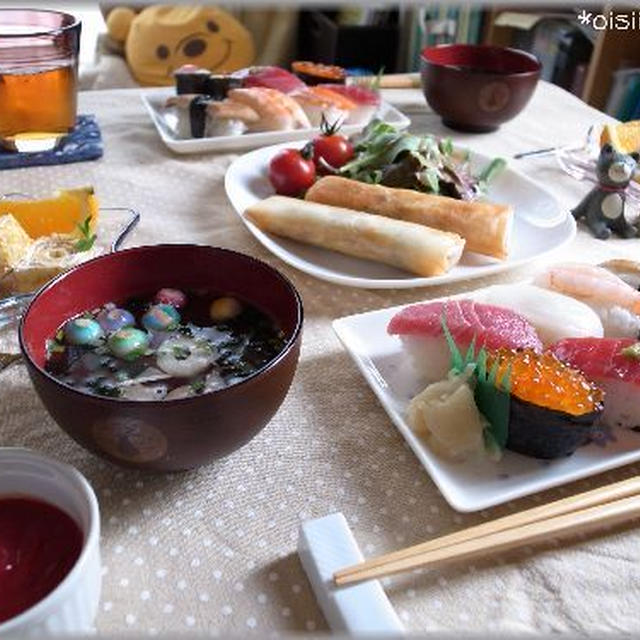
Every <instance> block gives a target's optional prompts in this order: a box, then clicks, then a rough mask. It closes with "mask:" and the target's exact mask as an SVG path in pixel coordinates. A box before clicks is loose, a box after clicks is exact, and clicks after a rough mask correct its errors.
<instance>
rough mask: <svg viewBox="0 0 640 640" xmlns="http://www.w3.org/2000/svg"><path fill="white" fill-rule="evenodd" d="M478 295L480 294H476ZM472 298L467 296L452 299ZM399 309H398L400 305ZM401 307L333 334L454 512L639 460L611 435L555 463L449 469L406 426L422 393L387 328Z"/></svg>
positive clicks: (621, 438)
mask: <svg viewBox="0 0 640 640" xmlns="http://www.w3.org/2000/svg"><path fill="white" fill-rule="evenodd" d="M479 291H481V290H479ZM456 297H458V298H462V297H465V298H473V293H470V294H464V295H461V296H456ZM402 306H404V305H402ZM402 306H398V307H393V308H390V309H381V310H379V311H369V312H367V313H361V314H358V315H353V316H347V317H345V318H340V319H338V320H335V321H334V322H333V328H334V330H335V332H336V333H337V335H338V337H339V338H340V340H341V342H342V343H343V344H344V346H345V347H346V349H347V351H348V352H349V354H350V355H351V357H352V358H353V359H354V361H355V363H356V365H357V366H358V368H359V369H360V372H361V373H362V375H363V376H364V378H365V380H366V381H367V383H368V384H369V386H370V387H371V389H372V390H373V392H374V393H375V394H376V396H377V397H378V400H379V401H380V403H381V404H382V406H383V407H384V409H385V411H386V412H387V414H388V415H389V417H390V418H391V420H392V421H393V423H394V424H395V426H396V428H397V429H398V431H399V432H400V433H401V434H402V436H403V437H404V439H405V440H406V441H407V443H408V444H409V446H410V447H411V449H412V450H413V452H414V453H415V455H416V456H417V458H418V460H420V462H421V464H422V465H423V466H424V468H425V469H426V470H427V472H428V473H429V475H430V476H431V478H432V480H433V481H434V482H435V484H436V485H437V487H438V488H439V489H440V491H441V492H442V495H443V496H444V497H445V499H446V500H447V502H448V503H449V504H450V505H451V506H452V507H453V508H454V509H457V510H458V511H465V512H468V511H478V510H480V509H485V508H487V507H492V506H494V505H497V504H501V503H503V502H507V501H509V500H513V499H515V498H521V497H522V496H526V495H530V494H533V493H537V492H538V491H543V490H545V489H549V488H551V487H556V486H559V485H562V484H565V483H568V482H572V481H574V480H578V479H580V478H585V477H587V476H591V475H595V474H597V473H601V472H603V471H607V470H608V469H613V468H615V467H621V466H623V465H625V464H629V463H631V462H636V461H637V460H640V434H638V433H635V432H633V431H625V430H622V429H617V430H615V431H614V432H613V436H614V438H615V439H614V440H613V441H610V442H607V443H606V445H604V446H603V445H598V444H589V445H587V446H584V447H581V448H579V449H578V450H577V451H576V452H575V453H574V454H573V455H571V456H569V457H567V458H562V459H558V460H538V459H536V458H531V457H528V456H523V455H520V454H517V453H513V452H512V451H505V452H504V456H503V458H502V460H501V461H500V462H492V461H490V460H488V459H487V460H481V461H477V462H473V463H467V462H464V463H452V462H447V461H445V460H443V459H442V458H439V457H438V456H436V455H435V454H434V453H432V452H431V450H430V449H429V448H428V447H427V446H426V445H425V444H424V443H423V442H422V440H421V439H420V438H418V437H416V436H415V435H414V433H413V431H412V430H411V428H410V427H409V425H408V424H407V422H406V410H407V406H408V404H409V401H410V399H411V398H412V397H413V396H414V395H415V394H417V393H418V392H420V391H422V386H421V385H420V383H419V381H418V380H417V379H416V376H415V374H414V373H413V371H412V367H411V365H410V363H409V361H408V358H407V354H406V351H404V350H403V348H402V345H401V342H400V340H399V338H398V337H397V336H391V335H389V334H388V333H387V325H388V323H389V321H390V320H391V318H392V317H393V316H394V315H395V314H396V313H397V312H398V311H399V310H400V309H401V308H402Z"/></svg>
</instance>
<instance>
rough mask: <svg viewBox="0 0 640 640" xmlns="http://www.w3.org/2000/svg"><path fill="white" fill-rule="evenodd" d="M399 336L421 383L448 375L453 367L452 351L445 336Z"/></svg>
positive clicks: (424, 383)
mask: <svg viewBox="0 0 640 640" xmlns="http://www.w3.org/2000/svg"><path fill="white" fill-rule="evenodd" d="M399 338H400V340H401V341H402V346H403V347H404V350H405V352H406V353H407V354H408V355H409V362H410V364H411V366H412V368H413V371H414V374H415V376H416V379H417V380H418V381H419V382H420V383H421V384H423V385H427V384H431V383H432V382H437V381H438V380H442V379H444V378H446V377H447V374H448V373H449V370H450V369H451V352H450V351H449V347H448V346H447V341H446V340H445V339H444V336H417V335H401V336H399Z"/></svg>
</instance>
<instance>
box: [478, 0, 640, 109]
mask: <svg viewBox="0 0 640 640" xmlns="http://www.w3.org/2000/svg"><path fill="white" fill-rule="evenodd" d="M596 10H597V9H596V8H594V11H596ZM505 13H511V14H512V17H513V18H514V23H515V24H518V20H517V18H518V16H520V18H521V23H520V24H521V25H527V24H535V22H534V17H535V16H536V15H538V16H540V15H544V16H545V19H548V20H551V21H556V22H557V23H559V22H560V21H561V20H566V21H567V26H568V28H569V27H573V29H574V30H576V29H578V28H579V27H578V24H577V21H576V19H575V13H567V12H566V9H565V12H564V15H563V10H562V9H556V10H554V11H552V12H550V11H549V8H548V7H544V8H540V9H539V10H536V9H533V8H530V9H528V10H526V11H523V10H522V9H521V8H519V7H518V8H514V9H513V10H512V11H510V10H509V8H507V7H500V8H496V9H491V10H488V12H487V18H486V21H485V30H484V37H483V42H484V43H485V44H495V45H499V46H518V45H520V46H522V29H520V28H518V27H514V26H511V25H509V24H505V20H504V17H505V15H504V14H505ZM516 14H517V15H516ZM507 22H509V21H508V20H507ZM560 31H561V30H560V29H559V33H560ZM582 33H584V34H585V35H586V36H588V37H589V39H590V40H591V42H592V51H591V53H590V55H588V56H585V55H584V47H578V48H576V50H575V51H565V52H564V53H565V56H564V60H559V61H557V62H558V63H559V67H558V68H557V69H556V72H557V73H556V77H555V78H554V77H547V78H546V79H549V80H552V81H554V82H556V83H557V84H560V85H561V86H564V87H565V88H566V89H568V90H570V91H573V92H574V93H576V95H578V96H580V97H581V98H582V99H583V100H584V101H585V102H587V103H588V104H590V105H592V106H593V107H595V108H596V109H600V110H602V111H604V110H605V109H607V106H608V105H609V106H611V105H612V104H613V102H612V100H611V98H612V97H615V96H612V95H611V94H612V92H613V91H614V89H616V86H615V85H616V80H617V83H618V90H620V83H621V82H622V81H623V79H626V80H627V81H628V84H627V85H626V88H627V90H628V91H629V92H630V93H629V94H627V95H626V96H624V97H623V98H620V96H618V98H619V102H617V104H618V107H620V108H619V109H617V110H616V112H615V113H612V114H611V115H613V116H615V117H619V118H620V117H625V118H627V119H628V118H629V117H630V116H629V115H628V114H629V113H631V114H633V113H634V112H635V107H636V106H637V105H636V104H633V105H630V103H631V102H633V96H634V95H635V94H634V91H637V92H638V96H637V97H638V99H640V80H639V82H638V84H637V85H635V82H634V83H631V78H630V76H632V75H634V74H628V73H624V72H622V73H617V72H620V70H621V69H625V68H629V67H631V68H634V67H637V68H639V69H638V70H639V71H640V36H639V35H638V32H637V31H633V30H629V31H616V30H612V29H608V30H603V31H597V32H596V31H592V30H591V31H582ZM565 36H566V34H565ZM566 41H567V37H565V43H566ZM522 48H526V47H522ZM576 51H577V53H576ZM580 56H583V57H584V59H583V61H581V62H578V63H577V64H576V57H580ZM562 64H574V65H575V68H574V73H573V76H572V78H571V79H568V78H567V75H566V74H565V75H564V76H563V74H562V69H561V68H560V67H561V65H562ZM561 78H562V80H561ZM634 85H635V86H634ZM621 105H622V106H621ZM631 117H638V116H637V115H636V116H631Z"/></svg>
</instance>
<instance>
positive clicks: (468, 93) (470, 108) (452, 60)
mask: <svg viewBox="0 0 640 640" xmlns="http://www.w3.org/2000/svg"><path fill="white" fill-rule="evenodd" d="M540 68H541V67H540V62H538V60H537V58H536V57H535V56H533V55H531V54H530V53H527V52H525V51H520V50H518V49H510V48H505V47H492V46H484V45H471V44H446V45H438V46H435V47H426V48H425V49H423V50H422V55H421V81H422V91H423V92H424V96H425V98H426V100H427V102H428V103H429V106H430V107H431V108H432V109H433V110H434V111H435V112H436V113H437V114H439V115H440V116H442V122H443V123H444V124H445V125H446V126H448V127H451V128H452V129H458V130H460V131H472V132H485V131H494V130H495V129H497V128H498V127H499V126H500V125H501V124H502V123H503V122H506V121H507V120H511V118H513V117H515V116H516V115H518V113H520V111H522V109H523V108H524V106H525V105H526V104H527V102H529V99H530V98H531V96H532V95H533V92H534V90H535V88H536V84H537V82H538V78H539V77H540Z"/></svg>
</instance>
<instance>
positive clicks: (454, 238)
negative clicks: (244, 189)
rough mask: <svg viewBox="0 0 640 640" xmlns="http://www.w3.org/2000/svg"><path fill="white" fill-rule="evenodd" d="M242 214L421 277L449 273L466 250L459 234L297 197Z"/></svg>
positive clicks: (271, 228) (265, 226)
mask: <svg viewBox="0 0 640 640" xmlns="http://www.w3.org/2000/svg"><path fill="white" fill-rule="evenodd" d="M244 215H245V216H246V217H247V218H248V219H249V220H251V221H252V222H253V223H254V224H256V225H257V226H258V227H259V228H260V229H262V231H266V232H267V233H273V234H275V235H278V236H284V237H286V238H292V239H294V240H299V241H300V242H304V243H306V244H312V245H315V246H317V247H324V248H325V249H332V250H333V251H339V252H340V253H345V254H347V255H350V256H356V257H358V258H366V259H368V260H375V261H376V262H383V263H385V264H389V265H392V266H394V267H400V268H401V269H405V270H407V271H411V272H413V273H417V274H419V275H421V276H435V275H439V274H441V273H445V272H446V271H448V270H449V269H450V268H451V267H452V266H453V265H455V264H456V263H457V262H458V260H459V259H460V256H461V255H462V250H463V249H464V240H463V239H462V238H461V237H460V236H458V235H456V234H455V233H447V232H445V231H438V230H437V229H430V228H429V227H425V226H423V225H419V224H413V223H411V222H404V221H401V220H392V219H391V218H385V217H382V216H376V215H371V214H369V213H362V212H361V211H351V210H349V209H342V208H338V207H331V206H328V205H323V204H319V203H316V202H306V201H305V200H298V199H297V198H286V197H284V196H271V197H270V198H267V199H266V200H262V201H261V202H258V203H257V204H255V205H253V206H251V207H249V208H248V209H247V210H246V211H245V212H244Z"/></svg>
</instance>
